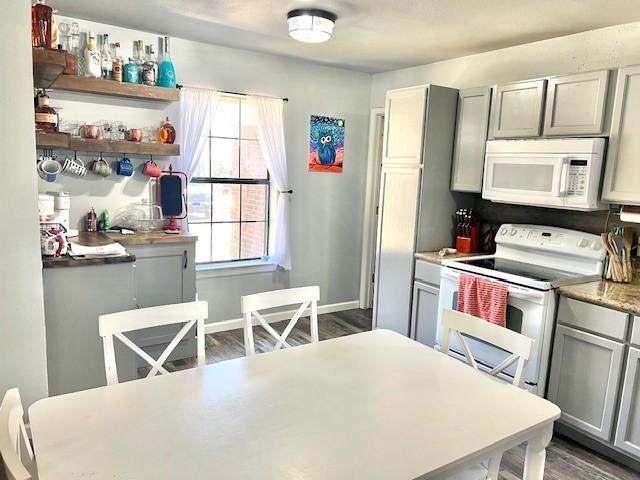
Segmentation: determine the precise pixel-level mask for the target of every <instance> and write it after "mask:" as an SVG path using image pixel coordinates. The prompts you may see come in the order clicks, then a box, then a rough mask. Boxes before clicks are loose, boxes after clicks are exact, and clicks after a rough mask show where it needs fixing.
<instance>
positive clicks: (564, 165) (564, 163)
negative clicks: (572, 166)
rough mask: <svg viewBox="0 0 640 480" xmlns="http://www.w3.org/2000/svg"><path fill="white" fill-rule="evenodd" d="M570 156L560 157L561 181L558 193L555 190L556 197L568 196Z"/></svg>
mask: <svg viewBox="0 0 640 480" xmlns="http://www.w3.org/2000/svg"><path fill="white" fill-rule="evenodd" d="M570 160H571V158H570V157H562V158H561V159H560V162H561V165H560V182H559V184H558V189H557V193H556V192H554V196H556V197H566V196H567V189H568V186H567V183H568V181H569V179H568V177H569V161H570Z"/></svg>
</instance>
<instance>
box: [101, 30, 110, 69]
mask: <svg viewBox="0 0 640 480" xmlns="http://www.w3.org/2000/svg"><path fill="white" fill-rule="evenodd" d="M100 66H101V75H102V79H103V80H111V72H112V71H113V59H112V58H111V47H110V46H109V35H107V34H106V33H105V34H104V35H103V36H102V51H101V52H100Z"/></svg>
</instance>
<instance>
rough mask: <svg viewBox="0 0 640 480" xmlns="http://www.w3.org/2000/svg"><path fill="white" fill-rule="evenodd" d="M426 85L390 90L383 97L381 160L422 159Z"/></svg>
mask: <svg viewBox="0 0 640 480" xmlns="http://www.w3.org/2000/svg"><path fill="white" fill-rule="evenodd" d="M427 91H428V87H427V86H426V85H421V86H418V87H411V88H401V89H399V90H389V91H388V92H387V96H386V99H385V110H384V140H383V146H382V164H383V165H389V166H418V165H420V164H421V163H422V146H423V140H424V122H425V112H426V105H427Z"/></svg>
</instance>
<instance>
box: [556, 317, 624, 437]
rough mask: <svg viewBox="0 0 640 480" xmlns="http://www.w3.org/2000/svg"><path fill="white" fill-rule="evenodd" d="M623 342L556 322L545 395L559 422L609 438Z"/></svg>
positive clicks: (620, 368)
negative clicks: (559, 414) (547, 388)
mask: <svg viewBox="0 0 640 480" xmlns="http://www.w3.org/2000/svg"><path fill="white" fill-rule="evenodd" d="M623 350H624V344H622V343H619V342H615V341H613V340H609V339H607V338H604V337H601V336H598V335H593V334H591V333H587V332H583V331H580V330H576V329H574V328H569V327H566V326H564V325H558V326H557V328H556V336H555V343H554V348H553V356H552V360H551V365H552V367H551V376H550V378H549V392H548V398H549V400H551V401H552V402H553V403H555V404H556V405H558V406H559V407H560V409H561V410H562V416H561V417H560V421H561V422H563V423H566V424H568V425H571V426H573V427H575V428H577V429H579V430H582V431H584V432H587V433H589V434H591V435H593V436H595V437H597V438H600V439H602V440H606V441H609V440H611V434H612V430H613V421H614V416H615V411H616V410H615V409H616V401H617V397H618V388H619V384H620V374H621V372H622V362H623Z"/></svg>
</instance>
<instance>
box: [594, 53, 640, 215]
mask: <svg viewBox="0 0 640 480" xmlns="http://www.w3.org/2000/svg"><path fill="white" fill-rule="evenodd" d="M638 124H640V65H637V66H634V67H626V68H621V69H620V70H619V71H618V80H617V83H616V89H615V99H614V102H613V113H612V120H611V133H610V136H609V147H608V149H607V161H606V169H605V176H604V182H603V185H602V200H604V201H607V202H611V203H622V204H628V205H640V184H639V183H638V178H640V162H639V161H638V157H640V135H638V130H637V126H638Z"/></svg>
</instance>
